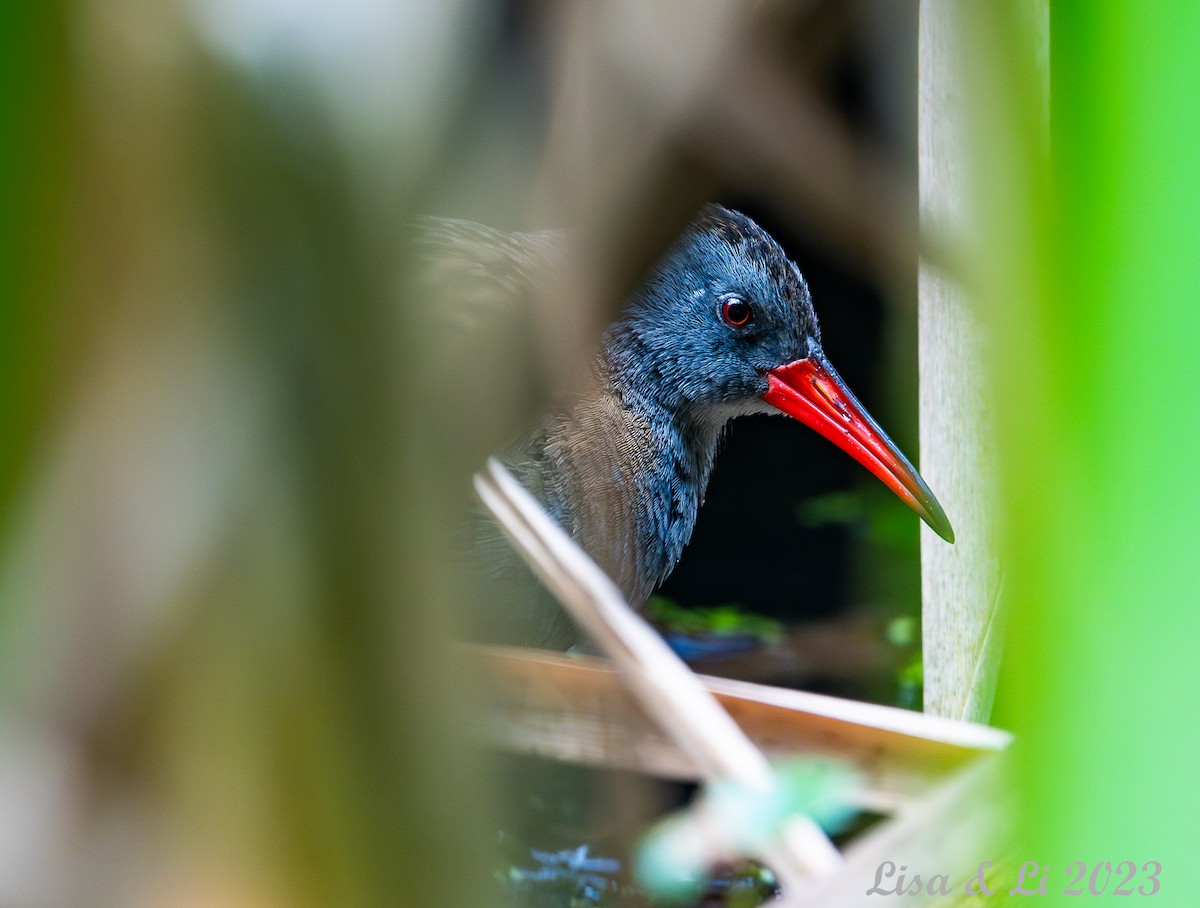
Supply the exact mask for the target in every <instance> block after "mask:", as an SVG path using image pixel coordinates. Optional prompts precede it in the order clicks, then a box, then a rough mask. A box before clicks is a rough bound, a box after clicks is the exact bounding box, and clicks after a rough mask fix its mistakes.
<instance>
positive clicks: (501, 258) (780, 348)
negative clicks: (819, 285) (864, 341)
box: [429, 204, 954, 648]
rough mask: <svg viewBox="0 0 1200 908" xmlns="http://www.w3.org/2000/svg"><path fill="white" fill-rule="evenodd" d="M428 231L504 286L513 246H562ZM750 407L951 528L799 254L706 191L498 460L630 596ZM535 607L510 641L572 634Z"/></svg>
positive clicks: (546, 641) (636, 597)
mask: <svg viewBox="0 0 1200 908" xmlns="http://www.w3.org/2000/svg"><path fill="white" fill-rule="evenodd" d="M429 233H430V234H431V235H432V236H433V237H434V245H440V247H441V249H442V251H443V253H444V254H447V253H449V254H450V255H451V257H454V256H457V257H458V258H460V259H464V260H465V259H466V258H469V256H467V255H466V252H465V250H468V249H472V250H478V248H479V247H480V246H483V247H485V248H486V254H484V255H483V256H482V264H480V265H479V266H478V268H479V270H480V273H489V274H491V275H492V280H493V281H494V282H495V283H496V284H497V285H499V286H504V287H507V288H509V289H511V286H510V285H511V284H512V283H513V281H514V280H515V275H516V274H518V273H519V268H518V267H517V265H519V263H520V262H521V260H522V258H523V257H524V256H527V255H529V254H530V253H531V251H532V252H536V253H541V254H544V255H545V254H548V255H550V257H552V258H559V257H561V250H562V248H563V246H564V244H565V243H566V242H567V241H566V239H565V238H564V237H563V236H562V235H561V234H560V233H557V232H543V233H534V234H510V235H505V234H501V233H500V232H498V231H492V230H491V229H490V228H485V227H482V226H481V225H474V224H471V223H470V222H447V221H440V222H437V223H436V224H435V225H434V226H433V227H432V228H431V229H430V230H429ZM497 265H501V266H503V267H497ZM760 413H769V414H783V415H786V416H790V417H792V418H794V419H796V420H798V421H799V422H801V423H803V424H805V425H807V426H809V427H810V428H812V429H814V430H816V431H817V432H818V433H819V434H821V435H822V436H824V437H825V438H826V439H828V440H829V441H831V442H833V443H834V444H835V445H837V446H838V447H840V448H841V449H842V450H843V451H845V452H846V453H848V454H849V455H850V456H851V457H853V458H854V459H855V460H857V461H858V462H859V463H860V464H862V465H863V466H864V467H866V468H867V469H868V470H869V471H870V472H871V473H873V474H874V475H875V476H876V477H878V478H879V479H880V480H881V481H882V482H883V483H884V484H885V485H886V486H887V487H888V488H889V489H891V490H892V491H893V492H894V493H895V494H896V495H897V496H899V498H900V499H901V500H902V501H903V502H904V503H905V504H907V505H908V506H909V507H910V508H911V509H912V510H913V511H915V512H916V513H917V514H918V515H919V516H920V517H921V518H922V519H923V520H924V521H925V522H926V523H927V524H928V525H929V526H930V527H931V528H932V529H933V530H934V532H936V533H937V534H938V535H939V536H940V537H942V538H943V539H944V540H946V541H947V542H949V543H953V541H954V531H953V529H952V527H951V524H950V521H949V519H948V518H947V516H946V513H945V511H944V509H943V508H942V506H941V505H940V504H939V503H938V501H937V498H936V497H935V496H934V494H933V492H932V491H930V489H929V487H928V485H927V484H926V483H925V481H924V480H923V479H922V478H921V476H920V474H919V473H918V472H917V470H916V469H915V468H914V467H913V466H912V464H911V463H909V461H908V460H907V459H906V458H905V456H904V454H903V453H902V452H901V451H900V449H899V448H898V447H897V445H896V444H895V443H894V442H892V440H891V439H890V438H889V437H888V436H887V434H886V433H885V432H884V431H883V429H881V428H880V427H879V425H878V424H877V423H876V421H875V420H874V419H873V418H872V417H871V415H870V414H869V413H868V411H867V410H866V408H865V407H863V405H862V404H861V403H859V401H858V400H857V398H856V397H855V396H854V394H853V393H852V392H851V391H850V389H849V388H848V387H847V386H846V384H845V382H843V381H842V379H841V377H840V376H839V375H838V373H837V372H836V370H835V369H834V367H833V365H832V364H831V363H830V361H829V359H828V357H827V356H826V355H825V352H824V348H823V346H822V342H821V329H820V326H819V323H818V320H817V315H816V312H815V310H814V308H813V301H812V295H811V293H810V291H809V287H808V284H807V283H806V281H805V279H804V277H803V275H802V273H801V271H800V269H799V268H798V267H797V265H796V264H795V263H794V262H793V261H792V260H791V259H790V258H789V257H788V255H787V254H786V253H785V251H784V250H783V248H782V247H781V246H780V244H779V243H778V242H776V240H775V239H774V238H773V237H772V236H771V235H770V234H769V233H768V232H767V231H766V230H764V229H763V228H762V227H760V226H759V225H758V224H757V223H755V222H754V221H753V220H752V219H751V218H749V217H748V216H746V215H745V214H742V213H740V212H737V211H734V210H732V209H729V208H725V207H722V206H720V205H716V204H710V205H707V206H705V207H704V208H703V209H702V210H701V211H700V212H699V213H698V215H697V216H696V217H695V219H694V220H693V221H692V222H691V223H689V224H688V225H687V227H686V228H685V229H684V230H683V232H682V234H681V235H680V236H679V238H678V239H677V240H676V242H675V243H674V244H673V245H672V246H671V247H670V248H669V249H668V251H667V252H666V254H665V255H664V256H663V257H662V259H661V260H660V261H659V262H658V264H657V265H655V266H654V267H653V269H652V271H651V272H650V274H649V275H648V276H647V277H646V279H645V280H644V282H643V283H642V284H641V285H640V286H638V287H637V288H636V289H635V290H634V292H633V294H632V296H631V298H630V299H629V300H628V303H627V305H626V306H625V308H624V310H623V311H622V313H621V314H620V315H619V317H618V318H617V319H616V320H615V321H614V322H613V323H612V325H611V326H610V327H609V328H608V329H607V331H605V332H604V335H603V338H602V341H601V343H600V347H599V350H598V351H597V352H596V355H595V357H594V360H593V362H592V368H591V373H590V377H589V380H588V381H587V383H586V385H585V387H584V389H583V390H582V392H581V393H580V394H579V395H578V396H577V397H576V398H575V399H574V400H573V401H572V402H571V403H570V404H568V405H567V406H565V407H563V408H561V409H560V410H558V411H557V412H553V413H550V414H549V415H547V416H546V417H545V418H544V419H543V420H542V421H541V422H540V424H539V425H538V426H537V428H536V429H535V430H533V431H532V432H531V433H529V434H528V435H527V436H526V437H525V438H523V439H522V440H521V441H520V442H519V443H517V444H516V445H514V446H513V447H512V449H511V450H509V451H508V452H506V454H505V456H504V460H506V461H507V465H508V466H509V468H510V470H511V471H512V472H513V473H514V475H516V477H517V478H518V479H519V480H520V481H521V482H522V483H523V484H524V485H525V487H526V488H527V489H528V490H529V491H530V492H531V493H532V494H533V495H534V496H535V497H536V498H537V499H538V501H539V502H540V503H541V504H542V506H543V507H544V508H545V509H546V510H547V511H548V512H549V513H550V515H551V516H552V517H554V518H555V520H557V521H558V523H559V524H560V525H561V526H562V527H563V528H564V529H565V530H566V531H567V533H568V534H570V536H571V537H572V538H573V539H574V540H575V541H576V542H577V543H578V544H579V545H580V546H581V547H582V548H583V549H584V551H586V552H587V553H588V554H589V555H590V556H591V557H592V558H593V559H594V560H595V561H596V562H597V563H598V564H599V565H600V567H601V568H603V569H604V570H605V571H606V572H607V573H608V575H609V576H610V577H611V578H612V579H613V580H614V581H615V582H616V584H617V586H618V587H619V588H620V590H621V592H622V593H623V594H624V596H625V597H626V599H627V600H628V601H629V603H630V604H631V605H632V606H633V607H634V608H641V607H642V606H644V604H645V603H646V602H647V600H648V599H649V597H650V595H651V593H652V592H653V591H654V590H655V589H656V588H657V587H658V586H659V585H660V584H661V583H662V582H663V581H664V580H665V579H666V578H667V576H668V575H669V574H670V573H671V571H672V570H673V569H674V567H675V565H676V563H677V562H678V561H679V558H680V556H681V554H682V553H683V550H684V547H685V546H686V545H687V543H688V540H689V539H690V537H691V535H692V531H693V529H694V527H695V525H696V519H697V516H698V514H699V511H700V508H701V505H702V504H703V502H704V497H705V491H706V489H707V486H708V481H709V477H710V475H711V473H712V469H713V464H714V461H715V459H716V456H717V451H718V448H719V446H720V442H721V439H722V437H723V435H724V434H725V432H726V431H727V429H728V427H729V425H730V423H732V422H733V421H734V420H736V419H737V418H738V417H741V416H746V415H750V414H760ZM509 607H511V606H509ZM539 622H540V626H541V627H542V630H541V631H539V632H538V634H537V635H540V636H541V638H542V639H540V640H533V641H530V640H528V639H525V640H518V641H505V642H522V643H529V642H533V643H536V644H540V645H548V646H556V647H560V648H561V647H562V645H563V644H564V643H568V644H569V642H570V641H572V640H574V639H575V634H574V631H573V629H572V628H571V627H570V625H569V622H564V621H562V620H558V619H552V620H547V619H546V618H545V616H543V617H542V618H540V619H539Z"/></svg>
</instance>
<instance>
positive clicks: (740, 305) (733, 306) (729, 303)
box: [721, 296, 754, 328]
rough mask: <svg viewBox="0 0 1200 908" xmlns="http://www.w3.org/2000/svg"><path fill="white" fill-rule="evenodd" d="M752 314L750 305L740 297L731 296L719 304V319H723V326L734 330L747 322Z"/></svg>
mask: <svg viewBox="0 0 1200 908" xmlns="http://www.w3.org/2000/svg"><path fill="white" fill-rule="evenodd" d="M753 312H754V310H753V309H751V308H750V304H749V303H748V302H746V301H745V300H744V299H742V298H741V297H740V296H731V297H729V298H728V299H726V300H725V301H724V302H723V303H721V318H723V319H725V324H727V325H732V326H733V327H734V328H740V327H742V325H744V324H746V323H747V322H749V321H750V316H751V315H752V314H753Z"/></svg>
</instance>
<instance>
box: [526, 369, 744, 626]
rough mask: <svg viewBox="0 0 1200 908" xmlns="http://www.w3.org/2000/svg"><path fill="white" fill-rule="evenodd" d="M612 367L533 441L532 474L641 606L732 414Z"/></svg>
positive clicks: (579, 538) (672, 559) (680, 532)
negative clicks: (698, 410) (697, 409)
mask: <svg viewBox="0 0 1200 908" xmlns="http://www.w3.org/2000/svg"><path fill="white" fill-rule="evenodd" d="M628 389H629V385H628V383H625V382H620V381H617V380H615V379H614V378H613V376H612V375H611V374H610V373H609V371H608V370H607V368H605V367H603V366H602V367H601V368H600V369H598V372H597V375H596V379H595V381H594V383H593V385H592V387H591V389H590V390H589V392H588V393H586V394H585V395H584V396H583V397H582V398H581V399H580V400H579V401H577V403H576V404H575V405H574V406H573V407H572V408H571V409H570V410H569V411H567V412H565V413H563V414H560V415H559V416H556V417H553V418H552V419H551V420H549V421H548V423H547V424H546V425H545V426H544V427H543V430H542V432H541V433H540V435H539V437H538V438H537V440H536V441H535V442H534V443H533V444H532V445H530V446H529V447H528V448H527V449H526V459H525V461H524V463H522V464H521V466H520V467H519V472H520V473H521V474H522V479H523V480H524V481H525V482H526V484H527V485H528V486H529V487H530V489H531V491H533V492H534V494H535V495H537V496H538V497H539V498H540V499H541V501H542V503H543V505H545V506H546V507H547V509H548V510H549V511H550V513H551V514H553V515H554V517H555V518H556V519H558V521H559V522H560V523H561V524H562V525H563V527H564V528H565V529H566V530H567V531H568V532H569V533H570V534H571V536H572V537H573V538H574V539H575V541H576V542H577V543H579V545H580V546H581V547H582V548H583V549H584V550H585V551H586V552H587V553H588V554H589V555H591V557H592V558H593V559H594V560H595V561H596V562H597V563H598V564H599V565H600V566H601V567H602V568H603V569H604V570H605V571H606V572H607V573H608V574H609V576H611V577H612V578H613V579H614V580H615V581H616V583H617V585H618V586H619V587H620V588H621V591H622V592H623V593H624V594H625V596H626V597H627V598H628V599H629V601H630V603H631V604H632V605H634V606H635V607H639V608H640V607H641V606H642V605H644V604H645V601H646V600H647V599H648V598H649V596H650V594H651V592H653V590H654V588H655V587H656V586H658V584H659V583H661V582H662V580H664V579H665V578H666V576H667V575H668V574H669V573H670V572H671V570H672V568H674V566H675V563H676V562H677V561H678V560H679V556H680V554H681V553H682V552H683V548H684V546H685V545H686V544H687V541H688V539H689V538H690V537H691V535H692V530H693V528H694V527H695V524H696V517H697V513H698V512H699V509H700V505H701V503H702V501H703V499H704V492H705V489H706V487H707V485H708V478H709V474H710V473H711V470H712V464H713V459H714V457H715V455H716V450H717V445H718V443H719V441H720V437H721V434H722V431H723V426H724V420H720V421H712V420H705V419H703V418H693V416H692V415H691V414H689V413H688V412H681V411H680V410H679V409H678V408H673V407H670V406H668V405H667V404H665V403H663V402H660V401H656V400H654V399H653V398H651V397H647V396H643V395H635V394H632V393H631V392H630V391H629V390H628Z"/></svg>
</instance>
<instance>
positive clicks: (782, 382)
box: [762, 356, 954, 542]
mask: <svg viewBox="0 0 1200 908" xmlns="http://www.w3.org/2000/svg"><path fill="white" fill-rule="evenodd" d="M762 399H763V400H765V401H766V402H767V403H769V404H770V405H771V406H773V407H776V408H778V409H780V410H782V411H783V412H784V413H786V414H787V415H788V416H792V417H795V418H796V419H798V420H800V422H802V423H804V424H805V425H806V426H809V427H810V428H813V429H816V430H817V431H818V432H820V433H821V434H822V435H824V436H825V437H826V438H828V439H829V440H830V441H832V442H833V443H834V444H835V445H837V446H838V447H839V448H841V449H842V450H843V451H845V452H846V453H847V454H849V455H850V456H851V457H853V458H854V459H855V460H857V461H858V462H859V463H861V464H862V465H863V466H864V467H866V468H867V469H868V470H870V471H871V472H872V473H874V474H875V475H876V476H878V477H879V479H880V480H881V481H882V482H883V484H884V485H886V486H887V487H888V488H889V489H891V490H892V491H893V492H895V493H896V494H897V495H898V496H899V497H900V499H901V500H902V501H903V502H904V503H905V504H907V505H908V506H909V507H910V508H912V509H913V510H914V511H916V512H917V513H918V514H919V515H920V516H921V519H922V520H924V521H925V522H926V523H927V524H929V526H930V527H932V528H933V531H934V532H935V533H937V534H938V535H939V536H941V537H942V538H943V539H945V540H946V541H947V542H954V529H953V528H952V527H951V526H950V521H949V519H948V518H947V517H946V512H945V511H943V510H942V506H941V505H940V504H938V500H937V499H936V498H934V497H933V492H931V491H929V486H927V485H925V480H923V479H922V478H921V475H920V474H919V473H918V472H917V471H916V470H915V469H913V465H912V464H910V463H909V462H908V460H907V459H906V458H905V456H904V455H903V454H902V453H900V449H899V448H898V447H896V444H895V442H893V441H892V440H891V439H890V438H888V437H887V434H886V433H885V432H884V431H883V429H881V428H879V425H878V424H877V423H876V422H875V420H874V419H872V418H871V414H870V413H868V412H867V411H866V409H864V408H863V405H862V404H860V403H859V402H858V400H857V399H856V398H855V397H854V395H853V394H851V393H850V389H849V388H847V387H846V385H845V383H844V382H843V381H842V379H841V377H840V376H839V375H838V374H837V372H835V371H834V370H833V366H831V365H829V361H828V360H827V359H825V357H824V356H815V357H808V358H806V359H798V360H796V361H795V362H793V363H788V364H787V365H786V366H779V367H778V368H776V369H772V370H771V371H770V372H768V373H767V393H766V394H764V395H763V396H762Z"/></svg>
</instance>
